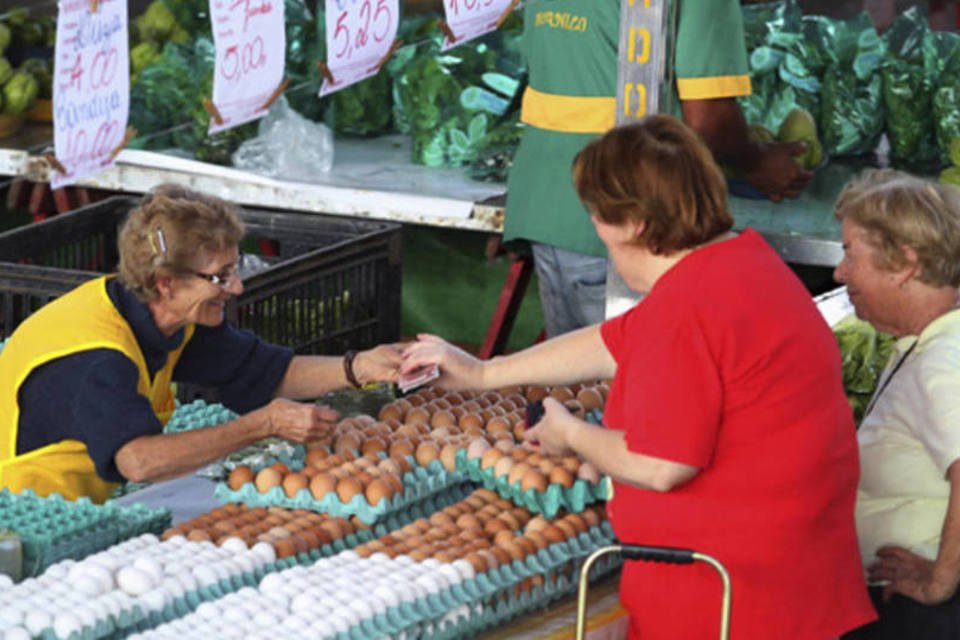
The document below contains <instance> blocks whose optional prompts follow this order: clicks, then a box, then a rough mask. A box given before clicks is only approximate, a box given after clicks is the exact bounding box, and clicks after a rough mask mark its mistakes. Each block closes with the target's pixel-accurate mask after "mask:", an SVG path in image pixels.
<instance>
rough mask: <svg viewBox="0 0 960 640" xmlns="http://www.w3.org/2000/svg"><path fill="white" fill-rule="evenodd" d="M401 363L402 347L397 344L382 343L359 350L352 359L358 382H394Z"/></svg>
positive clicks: (397, 376) (398, 373) (398, 375)
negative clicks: (365, 349)
mask: <svg viewBox="0 0 960 640" xmlns="http://www.w3.org/2000/svg"><path fill="white" fill-rule="evenodd" d="M402 364H403V348H402V345H399V344H382V345H380V346H378V347H374V348H373V349H368V350H367V351H361V352H360V353H358V354H357V355H356V357H355V358H354V359H353V373H354V375H356V376H357V380H358V381H359V382H360V384H366V383H368V382H396V381H397V378H399V377H400V365H402Z"/></svg>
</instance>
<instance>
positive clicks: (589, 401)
mask: <svg viewBox="0 0 960 640" xmlns="http://www.w3.org/2000/svg"><path fill="white" fill-rule="evenodd" d="M577 400H579V401H580V404H581V405H582V406H583V408H584V410H586V411H591V410H593V409H599V408H600V407H602V406H603V396H602V395H600V392H599V391H597V390H596V389H594V388H591V387H584V388H583V389H580V392H579V393H577Z"/></svg>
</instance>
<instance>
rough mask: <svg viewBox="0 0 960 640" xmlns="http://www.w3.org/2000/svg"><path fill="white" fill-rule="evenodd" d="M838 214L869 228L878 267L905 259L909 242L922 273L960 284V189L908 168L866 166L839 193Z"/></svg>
mask: <svg viewBox="0 0 960 640" xmlns="http://www.w3.org/2000/svg"><path fill="white" fill-rule="evenodd" d="M835 215H836V218H837V220H840V221H841V222H843V221H844V220H849V221H850V222H852V223H853V224H856V225H857V226H858V227H861V228H862V229H864V230H865V231H866V232H867V242H868V243H869V244H870V245H871V246H872V247H873V248H874V250H875V256H876V257H875V265H874V266H876V267H877V268H878V269H883V270H888V271H893V270H896V269H898V268H900V267H903V266H904V265H905V261H906V257H905V256H904V253H903V248H904V247H910V248H911V249H913V250H914V251H915V252H916V253H917V259H918V262H919V266H920V270H919V273H918V274H917V279H918V280H919V281H921V282H924V283H926V284H928V285H931V286H935V287H946V286H951V287H958V286H960V190H958V189H956V188H955V187H951V186H948V185H942V184H938V183H936V182H933V181H931V180H924V179H922V178H918V177H916V176H912V175H910V174H907V173H903V172H899V171H892V170H881V171H867V172H865V173H864V174H863V175H862V176H860V177H859V178H857V179H855V180H854V181H852V182H850V183H849V184H847V186H846V187H844V189H843V191H842V192H841V193H840V197H839V198H838V199H837V208H836V214H835Z"/></svg>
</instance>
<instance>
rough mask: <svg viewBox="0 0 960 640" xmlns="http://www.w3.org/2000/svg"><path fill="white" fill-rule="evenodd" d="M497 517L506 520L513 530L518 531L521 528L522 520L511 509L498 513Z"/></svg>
mask: <svg viewBox="0 0 960 640" xmlns="http://www.w3.org/2000/svg"><path fill="white" fill-rule="evenodd" d="M497 518H498V519H499V520H503V521H504V522H506V523H507V526H508V527H510V530H511V531H516V530H517V529H519V528H520V520H519V519H518V518H517V516H515V515H514V514H513V513H512V512H510V511H504V512H503V513H498V514H497Z"/></svg>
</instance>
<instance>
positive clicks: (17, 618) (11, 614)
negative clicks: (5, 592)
mask: <svg viewBox="0 0 960 640" xmlns="http://www.w3.org/2000/svg"><path fill="white" fill-rule="evenodd" d="M25 615H26V612H25V611H24V610H23V608H22V607H20V606H19V605H17V604H4V606H3V607H2V608H0V626H3V627H15V626H18V625H21V624H23V618H24V616H25Z"/></svg>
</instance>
